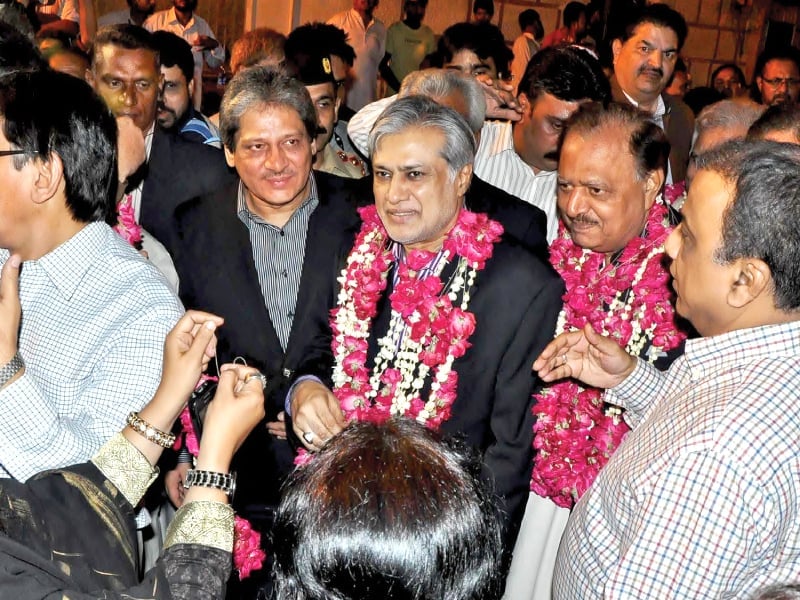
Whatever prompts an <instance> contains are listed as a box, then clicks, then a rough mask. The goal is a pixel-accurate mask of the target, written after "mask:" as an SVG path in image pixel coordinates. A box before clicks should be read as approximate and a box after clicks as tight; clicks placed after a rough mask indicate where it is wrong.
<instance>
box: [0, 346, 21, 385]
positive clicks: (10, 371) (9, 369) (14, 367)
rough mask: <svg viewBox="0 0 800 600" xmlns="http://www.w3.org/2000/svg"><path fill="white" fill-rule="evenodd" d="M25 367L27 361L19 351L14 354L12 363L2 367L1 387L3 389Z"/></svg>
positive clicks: (0, 369) (9, 362)
mask: <svg viewBox="0 0 800 600" xmlns="http://www.w3.org/2000/svg"><path fill="white" fill-rule="evenodd" d="M24 366H25V361H24V360H22V356H20V354H19V350H17V352H16V353H15V354H14V356H13V357H12V358H11V360H10V361H8V362H7V363H6V364H4V365H3V366H2V367H0V387H3V386H4V385H5V384H7V383H8V381H9V380H10V379H11V378H12V377H14V375H16V374H17V373H19V372H20V370H21V369H22V368H23V367H24Z"/></svg>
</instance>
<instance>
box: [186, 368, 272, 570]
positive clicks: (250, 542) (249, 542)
mask: <svg viewBox="0 0 800 600" xmlns="http://www.w3.org/2000/svg"><path fill="white" fill-rule="evenodd" d="M208 379H211V380H213V381H216V380H217V378H216V377H209V376H208V375H201V376H200V380H199V381H198V382H197V387H200V385H201V384H202V383H203V382H204V381H206V380H208ZM181 425H182V426H183V432H184V437H185V438H186V450H188V451H189V454H191V455H192V456H194V457H196V456H197V453H198V452H199V451H200V445H199V444H198V443H197V435H196V434H195V431H194V425H192V417H191V415H190V414H189V407H188V406H187V407H184V409H183V411H182V412H181ZM180 439H181V437H180V436H178V438H177V439H176V440H175V446H174V448H175V449H176V450H178V449H180V447H181V442H180ZM266 557H267V555H266V554H265V552H264V551H263V550H262V549H261V534H260V533H259V532H258V531H256V530H255V529H253V527H252V525H251V524H250V521H248V520H247V519H244V518H242V517H240V516H238V515H237V516H236V517H235V518H234V522H233V568H234V569H236V571H238V573H239V579H240V580H242V579H246V578H247V577H250V573H251V572H253V571H257V570H258V569H260V568H261V567H262V566H263V564H264V559H265V558H266Z"/></svg>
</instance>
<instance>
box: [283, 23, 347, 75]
mask: <svg viewBox="0 0 800 600" xmlns="http://www.w3.org/2000/svg"><path fill="white" fill-rule="evenodd" d="M285 51H286V56H287V58H288V57H290V56H295V55H297V54H299V53H304V54H309V55H323V54H330V55H332V56H338V57H339V58H341V59H342V60H343V61H344V62H345V63H347V64H348V65H352V64H353V62H355V59H356V53H355V50H353V47H352V46H351V45H350V44H348V43H347V34H346V33H345V32H344V31H343V30H342V29H339V28H338V27H336V26H334V25H329V24H327V23H306V24H305V25H301V26H300V27H297V28H296V29H294V30H293V31H292V32H291V33H290V34H289V37H288V38H286V47H285Z"/></svg>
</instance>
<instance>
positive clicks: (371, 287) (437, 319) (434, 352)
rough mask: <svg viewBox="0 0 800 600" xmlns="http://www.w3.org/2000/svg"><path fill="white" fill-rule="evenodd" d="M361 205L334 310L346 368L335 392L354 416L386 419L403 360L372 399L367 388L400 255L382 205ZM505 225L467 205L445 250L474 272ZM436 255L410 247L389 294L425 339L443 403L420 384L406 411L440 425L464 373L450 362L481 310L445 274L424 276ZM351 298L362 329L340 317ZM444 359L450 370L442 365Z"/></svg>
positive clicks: (409, 331) (425, 355)
mask: <svg viewBox="0 0 800 600" xmlns="http://www.w3.org/2000/svg"><path fill="white" fill-rule="evenodd" d="M360 213H361V218H362V220H363V225H362V228H361V231H360V232H359V234H358V236H357V238H356V241H355V244H354V246H353V251H352V252H351V254H350V257H348V265H347V267H346V268H345V270H344V272H343V276H342V279H341V283H342V293H341V294H340V297H339V306H338V307H337V308H335V309H334V310H333V311H332V312H331V327H332V329H333V337H334V339H333V344H332V347H333V353H334V357H336V358H337V362H339V364H340V366H341V370H342V371H343V375H344V377H342V381H341V383H339V384H335V385H334V389H333V393H334V395H336V397H337V398H338V399H339V401H340V403H341V406H342V410H343V411H344V413H345V418H346V419H348V420H349V419H358V420H369V421H383V420H386V419H388V418H389V417H390V416H391V410H392V402H393V399H395V396H396V392H397V387H398V384H399V382H400V381H401V379H402V372H401V369H399V368H397V367H389V368H386V369H385V370H384V371H383V373H382V374H381V376H380V379H379V387H378V390H377V395H376V396H375V398H374V401H372V402H370V401H369V399H368V396H367V392H368V391H369V390H370V389H371V388H372V386H371V384H370V372H369V370H368V369H367V367H366V361H367V352H368V345H369V334H370V329H371V325H372V320H373V319H374V317H375V316H376V315H377V305H378V301H379V299H380V297H381V295H382V293H383V291H384V290H385V288H386V277H387V273H388V272H389V268H390V266H391V265H392V262H393V257H392V254H391V252H390V250H389V248H388V243H389V236H388V234H387V233H386V230H385V228H384V227H383V224H382V223H381V221H380V219H379V217H378V214H377V210H376V209H375V207H374V206H370V207H366V208H362V209H360ZM502 232H503V228H502V226H501V225H500V224H499V223H497V222H495V221H492V220H490V219H489V218H488V217H487V216H486V215H483V214H476V213H472V212H470V211H467V210H462V211H461V212H460V213H459V217H458V220H457V222H456V224H455V226H454V227H453V229H452V230H451V231H450V232H449V234H448V236H447V238H446V239H445V241H444V243H443V250H444V252H445V257H446V259H447V260H450V259H452V258H453V257H456V256H457V257H459V259H460V260H464V261H466V265H468V266H469V267H470V268H471V269H473V273H472V277H473V278H474V271H477V270H480V269H482V268H483V267H484V265H485V264H486V260H488V259H489V258H490V257H491V256H492V251H493V248H494V243H495V242H496V241H497V240H498V239H499V238H500V235H501V234H502ZM435 256H436V253H434V252H427V251H421V250H412V251H410V252H409V253H408V255H407V257H406V260H405V262H404V263H401V264H400V265H398V281H397V285H395V287H394V290H393V291H392V293H391V295H390V296H389V300H390V303H391V307H392V309H393V310H394V311H396V312H397V313H399V314H400V316H401V317H402V320H403V324H404V327H405V333H404V335H407V336H409V337H410V339H411V340H412V341H414V342H417V343H420V344H421V345H422V348H423V349H422V351H421V353H420V355H419V361H420V362H421V363H422V364H423V365H425V366H426V367H428V368H430V369H433V373H434V377H433V381H434V383H433V387H432V388H431V394H432V395H433V394H434V393H435V394H436V402H435V404H434V405H433V406H431V402H428V403H426V402H425V401H424V400H423V399H422V398H421V396H420V393H419V391H420V390H417V391H416V392H415V393H414V395H413V396H412V397H411V400H410V406H409V407H407V408H406V409H405V411H404V414H405V415H406V416H409V417H411V418H414V419H417V420H420V421H422V422H424V423H425V424H426V425H428V426H429V427H432V428H434V429H435V428H438V427H439V426H440V425H441V424H442V423H443V422H444V421H446V420H447V419H448V418H450V409H451V406H452V404H453V402H454V401H455V398H456V387H457V383H458V374H457V373H456V372H455V371H452V370H449V365H451V364H452V361H453V360H455V359H457V358H459V357H460V356H463V355H464V353H465V352H466V350H467V349H468V348H469V346H470V344H469V341H468V340H469V337H470V336H471V335H472V333H473V332H474V330H475V316H474V315H473V314H472V313H470V312H468V311H466V310H463V308H459V307H457V306H453V298H452V296H454V294H453V293H448V290H445V289H443V285H442V281H441V279H440V277H439V275H438V274H433V273H432V274H429V275H427V276H426V277H423V278H421V279H420V278H419V277H418V274H419V271H420V269H422V268H423V267H425V266H426V265H428V264H429V263H431V261H432V260H433V259H434V258H435ZM462 285H464V287H465V289H464V294H469V291H470V289H469V288H470V287H471V280H470V281H468V282H462ZM468 298H469V297H468V296H466V300H465V301H462V304H466V302H468ZM348 305H352V307H353V309H354V313H355V318H356V320H357V321H358V323H349V322H348V321H345V325H347V326H348V327H349V326H353V328H354V329H355V330H356V331H358V332H359V335H357V336H354V335H351V332H350V331H348V329H347V327H343V326H342V322H341V320H339V319H337V317H338V316H341V315H340V312H341V311H343V310H346V308H347V306H348ZM443 364H446V365H447V366H448V370H447V371H437V369H439V368H440V367H441V366H442V365H443ZM437 374H439V375H438V376H437ZM334 380H335V381H336V377H334Z"/></svg>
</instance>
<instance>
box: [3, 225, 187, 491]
mask: <svg viewBox="0 0 800 600" xmlns="http://www.w3.org/2000/svg"><path fill="white" fill-rule="evenodd" d="M8 257H9V252H8V251H7V250H0V264H4V263H5V261H6V260H7V259H8ZM20 302H21V304H22V323H21V327H20V333H19V352H20V354H21V355H22V358H23V359H24V361H25V372H24V374H23V375H22V376H21V377H20V378H19V379H17V380H16V381H14V382H13V383H11V384H9V385H8V386H6V387H5V388H3V389H2V390H0V476H12V477H15V478H16V479H19V480H21V481H25V480H26V479H28V478H29V477H30V476H31V475H33V474H35V473H38V472H39V471H43V470H45V469H53V468H58V467H64V466H66V465H71V464H75V463H80V462H84V461H86V460H88V459H89V458H90V457H91V456H92V455H93V454H94V453H95V452H96V451H97V450H98V449H99V448H100V446H101V445H102V444H103V443H104V442H105V441H106V440H108V439H109V438H111V436H112V435H114V434H115V433H117V432H118V431H120V429H122V427H123V426H124V424H125V418H126V416H127V415H128V413H129V412H130V411H132V410H139V409H140V408H142V407H143V406H144V405H145V404H146V403H147V402H148V401H149V400H150V398H151V397H152V396H153V393H154V392H155V390H156V388H157V386H158V383H159V379H160V377H161V363H162V354H163V347H164V338H165V337H166V335H167V333H168V332H169V330H170V329H171V328H172V327H173V325H175V323H176V322H177V320H178V318H179V317H180V315H181V314H182V313H183V307H182V306H181V303H180V301H179V300H178V299H177V297H176V296H175V294H173V293H172V291H170V289H169V286H168V285H167V282H166V281H165V280H164V278H163V276H162V275H161V274H160V273H159V272H158V271H157V270H156V269H155V267H153V266H152V265H150V264H149V263H148V262H147V261H146V260H144V258H143V257H142V256H141V255H140V254H139V253H138V252H136V251H135V250H134V249H133V248H132V247H131V246H129V245H128V244H127V243H126V242H125V241H124V240H123V239H122V238H120V237H119V236H118V235H117V234H116V233H114V231H113V230H112V229H111V228H110V227H109V226H108V225H106V224H105V223H90V224H88V225H86V226H85V227H84V228H83V229H82V230H81V231H80V232H78V233H77V234H76V235H74V236H73V237H72V238H70V239H69V240H67V241H66V242H64V243H63V244H61V245H60V246H59V247H58V248H56V249H54V250H52V251H51V252H49V253H48V254H46V255H44V256H43V257H41V258H40V259H38V260H33V261H26V262H24V263H23V264H22V270H21V272H20Z"/></svg>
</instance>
